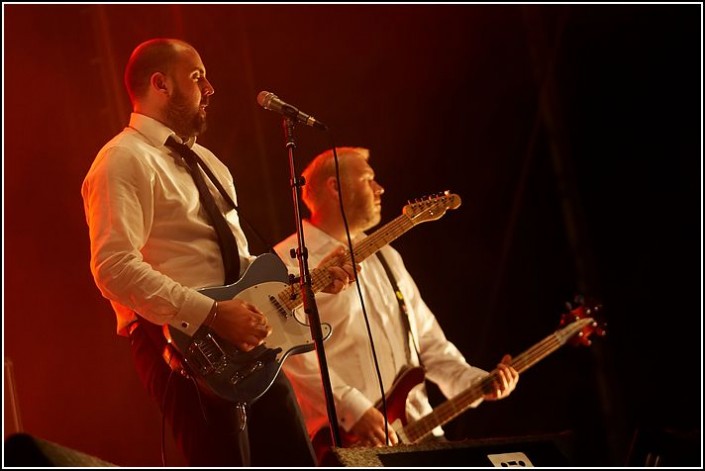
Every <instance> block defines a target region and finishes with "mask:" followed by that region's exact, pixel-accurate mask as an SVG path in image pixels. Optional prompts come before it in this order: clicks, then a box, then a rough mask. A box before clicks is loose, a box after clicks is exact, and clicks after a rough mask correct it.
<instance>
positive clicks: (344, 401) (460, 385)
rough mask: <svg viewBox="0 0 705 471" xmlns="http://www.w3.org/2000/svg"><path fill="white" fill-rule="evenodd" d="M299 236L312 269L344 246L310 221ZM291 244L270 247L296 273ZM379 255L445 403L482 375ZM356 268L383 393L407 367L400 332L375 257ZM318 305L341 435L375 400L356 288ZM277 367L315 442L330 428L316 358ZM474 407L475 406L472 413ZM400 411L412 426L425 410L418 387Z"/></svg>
mask: <svg viewBox="0 0 705 471" xmlns="http://www.w3.org/2000/svg"><path fill="white" fill-rule="evenodd" d="M304 236H305V242H306V247H307V249H308V251H309V264H310V266H311V267H314V266H317V265H318V263H319V262H320V260H321V258H323V257H324V256H325V255H327V254H329V253H330V252H331V251H332V250H333V249H335V248H336V247H338V246H340V245H342V244H341V243H340V242H338V241H337V240H335V239H333V238H331V237H330V236H329V235H327V234H326V233H324V232H323V231H321V230H320V229H318V228H316V227H315V226H313V225H312V224H310V223H309V222H308V221H304ZM360 237H365V235H364V234H363V235H361V236H360ZM358 240H359V239H358ZM297 246H298V242H297V237H296V234H292V235H291V236H290V237H289V238H287V239H285V240H284V241H282V242H280V243H279V244H277V246H276V247H275V250H276V251H277V253H278V254H279V256H280V257H281V258H282V260H284V261H285V263H287V264H289V265H290V266H291V267H292V268H295V269H298V265H297V263H298V262H297V261H296V260H294V259H292V258H291V257H290V256H289V250H290V249H291V248H295V247H297ZM381 251H382V253H383V255H384V257H385V259H386V260H387V263H388V264H389V266H390V269H391V271H392V272H393V273H394V276H395V278H396V281H397V284H398V286H399V289H400V290H401V292H402V293H403V296H404V298H405V302H406V304H407V309H408V312H409V320H410V325H411V329H412V332H413V336H414V338H415V339H416V341H417V342H418V347H419V353H420V355H421V357H422V360H423V365H424V367H425V368H426V377H427V378H428V379H429V380H431V381H433V382H434V383H436V384H438V386H439V388H440V389H441V391H442V392H443V393H444V394H445V395H446V397H453V396H455V395H457V394H458V393H460V392H461V391H463V390H464V389H466V388H468V387H469V386H470V384H471V383H472V382H474V381H476V380H477V379H479V378H480V377H482V376H485V375H486V374H487V372H486V371H484V370H481V369H479V368H476V367H473V366H470V365H469V364H468V363H467V362H466V361H465V359H464V358H463V355H462V354H461V353H460V352H459V351H458V349H457V348H456V347H455V346H454V345H453V344H452V343H451V342H449V341H448V340H447V339H446V337H445V335H444V334H443V331H442V330H441V327H440V326H439V324H438V322H437V321H436V318H435V316H434V315H433V313H432V312H431V311H430V309H429V308H428V306H427V305H426V304H425V303H424V301H423V299H421V295H420V293H419V290H418V288H417V287H416V284H415V283H414V280H413V279H412V278H411V275H410V274H409V273H408V272H407V270H406V268H405V267H404V263H403V261H402V258H401V255H400V254H399V253H398V252H397V251H396V250H394V249H393V248H392V247H390V246H388V245H387V246H385V247H383V248H382V249H381ZM358 263H360V262H359V261H358ZM360 265H361V271H360V273H359V274H358V278H359V280H360V285H361V292H362V296H363V300H364V305H365V309H366V311H367V315H368V317H369V322H370V329H371V331H372V336H373V339H374V345H375V350H376V353H377V358H378V362H379V367H380V374H381V377H382V381H383V383H384V389H385V391H389V388H390V386H391V385H392V384H393V381H394V379H395V377H396V376H397V374H398V373H399V370H400V369H401V368H402V367H403V366H404V365H407V364H408V362H407V360H406V358H405V357H406V350H405V349H406V347H405V340H404V338H405V332H406V329H405V328H404V324H403V323H402V320H401V317H400V316H401V315H402V314H401V313H400V308H399V303H398V302H397V299H396V297H395V294H394V291H393V288H392V285H391V282H390V281H389V278H388V276H387V274H386V272H385V270H384V267H383V266H382V264H381V263H380V261H379V260H378V258H377V256H376V255H371V256H370V257H368V258H367V259H366V260H364V261H362V263H361V264H360ZM316 305H317V307H318V311H319V315H320V317H321V322H323V323H328V324H330V325H331V326H332V328H333V331H332V333H331V336H330V338H329V339H328V340H327V341H325V342H324V350H325V353H326V359H327V362H328V367H329V372H330V377H331V383H332V389H333V396H334V398H335V403H336V414H337V416H338V422H339V425H340V426H341V427H342V428H343V429H344V430H345V431H350V428H351V427H352V426H353V425H354V424H355V423H356V422H357V421H358V420H359V419H360V417H361V416H362V414H363V413H364V412H365V411H366V410H367V409H369V408H370V407H372V406H374V404H375V403H376V402H377V401H379V400H380V399H381V392H380V386H379V383H378V380H377V374H376V372H375V365H374V361H373V356H372V350H371V347H370V343H369V340H368V335H367V328H366V325H365V321H364V318H363V312H362V307H361V303H360V299H359V296H358V292H357V289H356V287H355V285H351V286H350V287H348V288H347V289H345V290H344V291H342V292H341V293H339V294H336V295H330V294H325V293H320V294H317V295H316ZM409 347H410V350H411V356H412V358H411V361H410V362H411V364H412V365H413V366H418V365H419V361H418V356H417V355H416V351H415V348H414V346H413V345H411V344H410V345H409ZM283 369H284V371H285V372H286V374H287V376H288V377H289V379H290V380H291V382H292V384H293V386H294V389H295V391H296V395H297V398H298V401H299V404H300V406H301V409H302V412H303V414H304V416H305V419H306V425H307V428H308V431H309V434H310V435H311V436H313V435H314V434H315V433H316V432H317V431H318V430H319V429H320V428H321V427H323V426H325V425H328V412H327V409H326V402H325V396H324V395H323V389H322V385H321V377H320V370H319V365H318V357H317V354H316V352H315V351H313V352H308V353H303V354H298V355H293V356H291V357H289V358H288V359H287V360H286V361H285V362H284V365H283ZM479 402H480V401H477V402H476V403H474V404H473V407H474V406H477V405H478V404H479ZM406 405H407V407H406V409H407V419H408V420H409V421H411V422H413V421H415V420H418V419H419V418H421V417H423V416H425V415H426V414H428V413H430V412H431V410H432V409H431V405H430V404H429V402H428V396H427V394H426V390H425V388H424V387H423V383H422V384H420V385H419V386H417V387H415V388H414V389H413V390H412V391H411V392H410V393H409V395H408V398H407V404H406ZM442 433H443V432H442V429H440V427H438V428H436V430H434V434H436V435H439V434H442Z"/></svg>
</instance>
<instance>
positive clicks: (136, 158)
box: [81, 113, 254, 335]
mask: <svg viewBox="0 0 705 471" xmlns="http://www.w3.org/2000/svg"><path fill="white" fill-rule="evenodd" d="M169 136H174V137H175V138H176V139H177V140H178V141H181V140H180V139H179V138H178V137H177V136H175V135H174V132H173V131H172V130H171V129H169V128H168V127H166V126H164V125H163V124H162V123H160V122H158V121H156V120H154V119H152V118H149V117H147V116H144V115H141V114H137V113H133V114H132V115H131V116H130V124H129V126H128V127H127V128H125V129H124V130H123V131H122V132H121V133H120V134H118V135H117V136H115V137H114V138H113V139H112V140H110V142H108V143H107V144H106V145H105V146H104V147H103V148H102V149H101V150H100V151H99V152H98V155H97V156H96V158H95V160H94V162H93V165H92V166H91V168H90V170H89V171H88V174H87V175H86V178H85V180H84V182H83V187H82V191H81V193H82V196H83V201H84V209H85V212H86V220H87V223H88V227H89V231H90V239H91V271H92V273H93V276H94V278H95V281H96V284H97V285H98V287H99V289H100V291H101V293H102V294H103V296H104V297H106V298H107V299H109V300H110V302H111V304H112V306H113V309H114V310H115V313H116V315H117V331H118V333H119V334H123V335H124V334H125V327H126V326H127V325H128V324H129V323H130V322H131V321H133V320H134V319H135V318H136V317H135V313H138V314H139V315H140V316H142V317H144V318H145V319H147V320H149V321H151V322H154V323H156V324H165V323H168V324H170V325H172V326H173V327H175V328H177V329H179V330H181V331H183V332H184V333H186V334H187V335H193V333H194V332H195V331H196V330H197V329H198V327H199V326H200V325H201V323H202V322H203V320H204V319H205V318H206V316H207V315H208V313H209V311H210V309H211V307H212V305H213V300H212V299H211V298H209V297H207V296H205V295H203V294H200V293H198V292H197V291H196V290H195V289H194V288H201V287H209V286H220V285H223V283H224V271H223V270H224V269H223V262H222V258H221V255H220V247H219V245H218V239H217V235H216V232H215V229H214V228H213V226H212V224H211V223H210V221H209V219H208V216H207V214H206V212H205V210H204V209H203V208H202V206H201V203H200V200H199V194H198V189H197V188H196V185H195V184H194V182H193V178H192V177H191V175H190V174H189V172H188V169H187V168H186V167H185V166H184V164H183V163H182V160H181V158H180V157H179V156H178V155H177V154H176V153H175V152H174V151H172V150H171V149H170V148H168V147H166V146H165V145H164V143H165V142H166V140H167V138H168V137H169ZM194 141H195V140H194V139H192V140H191V141H189V142H186V143H185V144H186V145H189V146H190V147H191V148H192V149H193V150H194V151H195V152H196V153H197V154H198V155H199V156H200V157H201V158H202V159H203V161H204V162H205V163H206V165H208V167H210V169H211V170H212V171H213V173H214V174H215V175H216V177H217V178H218V180H219V181H220V183H221V184H222V185H223V187H224V188H225V189H226V191H227V192H228V194H229V195H230V197H231V198H232V199H233V201H235V202H236V204H237V196H236V193H235V187H234V184H233V180H232V176H231V175H230V172H229V170H228V168H227V167H226V166H225V165H224V164H223V163H222V162H220V160H218V158H217V157H216V156H215V155H213V153H212V152H210V151H209V150H208V149H206V148H205V147H203V146H201V145H198V144H196V143H195V142H194ZM204 179H205V180H206V182H207V184H208V186H209V188H210V190H211V192H212V193H213V195H214V198H215V200H216V202H217V204H218V205H219V206H220V207H221V209H222V210H223V212H224V213H225V212H227V214H225V218H226V220H227V222H228V224H229V225H230V228H231V229H232V231H233V233H234V235H235V240H236V241H237V245H238V251H239V254H240V266H241V273H242V272H243V271H244V270H245V269H246V268H247V266H248V265H249V263H250V262H251V260H252V259H253V258H254V257H252V256H251V255H250V254H249V251H248V247H247V240H246V238H245V235H244V234H243V232H242V229H241V228H240V223H239V219H238V215H237V211H235V210H233V209H232V208H230V207H229V205H228V204H227V203H226V202H225V201H224V198H223V197H222V195H220V193H219V192H218V190H217V189H215V187H214V186H213V185H212V183H211V182H210V179H209V178H208V177H207V176H204Z"/></svg>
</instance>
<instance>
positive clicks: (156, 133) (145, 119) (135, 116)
mask: <svg viewBox="0 0 705 471" xmlns="http://www.w3.org/2000/svg"><path fill="white" fill-rule="evenodd" d="M129 126H130V127H131V128H132V129H134V130H136V131H138V132H139V133H140V134H142V135H144V136H145V137H146V138H147V139H149V140H150V141H151V142H152V144H153V145H154V146H155V147H161V146H163V145H164V143H165V142H166V140H167V139H169V137H170V136H173V137H174V139H175V140H176V142H179V143H181V144H186V145H187V146H188V147H189V148H191V147H193V145H194V144H195V143H196V137H195V136H194V137H191V138H189V139H188V140H187V141H186V142H184V141H183V139H181V138H180V137H179V136H177V135H176V133H175V132H174V131H172V130H171V129H170V128H169V127H167V126H166V125H165V124H163V123H161V122H159V121H157V120H156V119H154V118H150V117H149V116H147V115H143V114H140V113H131V114H130V125H129Z"/></svg>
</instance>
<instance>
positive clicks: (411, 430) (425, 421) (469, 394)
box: [404, 318, 592, 443]
mask: <svg viewBox="0 0 705 471" xmlns="http://www.w3.org/2000/svg"><path fill="white" fill-rule="evenodd" d="M591 321H592V319H589V318H586V319H583V320H582V321H579V322H576V323H575V324H574V325H573V326H572V327H571V329H572V330H574V331H575V332H573V333H571V334H570V335H566V336H565V340H567V339H568V338H570V337H572V336H573V335H575V334H576V333H577V332H578V331H579V330H580V329H582V327H583V326H584V325H587V324H588V323H590V322H591ZM563 344H564V342H561V338H560V337H559V332H554V333H553V334H551V335H549V336H547V337H546V338H544V339H543V340H542V341H540V342H539V343H537V344H536V345H534V346H532V347H531V348H529V349H528V350H526V351H524V352H523V353H521V354H520V355H518V356H517V357H516V358H514V359H512V361H511V362H510V365H511V366H513V367H514V368H515V369H516V370H517V372H519V373H521V372H523V371H526V370H527V369H528V368H530V367H531V366H533V365H534V364H536V363H537V362H539V361H540V360H542V359H543V358H545V357H546V356H548V355H549V354H551V353H553V352H554V351H555V350H557V349H558V348H560V347H561V346H562V345H563ZM496 377H497V374H496V370H493V371H492V372H491V373H490V374H488V375H487V376H485V377H484V378H482V379H481V380H480V381H478V382H477V383H476V384H474V385H472V386H470V387H469V388H468V389H466V390H465V391H463V392H461V393H460V394H458V395H457V396H456V397H454V398H452V399H449V400H448V401H446V402H444V403H443V404H441V405H440V406H438V407H436V408H435V409H434V411H433V413H431V414H429V415H427V416H426V417H423V418H421V419H420V420H418V421H416V422H413V423H411V424H409V425H408V426H407V427H406V428H405V430H404V433H405V434H406V436H407V438H408V440H409V442H410V443H415V442H416V441H418V440H420V439H422V438H424V437H426V436H427V435H428V434H430V433H431V431H432V430H433V429H434V428H436V427H437V426H439V425H442V424H444V423H446V422H448V421H450V420H452V419H454V418H455V417H457V416H458V415H460V414H461V413H463V412H465V411H466V410H467V409H469V408H470V404H471V403H472V402H474V401H475V400H477V399H479V398H480V397H481V396H482V395H484V394H485V391H487V390H488V387H489V386H490V385H492V383H493V382H494V380H495V379H496ZM457 403H463V404H466V405H465V406H462V407H456V404H457ZM424 431H425V432H424Z"/></svg>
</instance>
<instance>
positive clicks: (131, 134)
mask: <svg viewBox="0 0 705 471" xmlns="http://www.w3.org/2000/svg"><path fill="white" fill-rule="evenodd" d="M125 86H126V88H127V91H128V93H129V96H130V99H131V101H132V105H133V113H132V114H131V116H130V122H129V126H128V127H127V128H125V129H124V130H123V131H122V132H120V133H119V134H118V135H117V136H115V137H114V138H113V139H112V140H110V141H109V142H108V143H107V144H106V145H105V146H104V147H103V148H102V149H101V150H100V151H99V152H98V155H97V156H96V158H95V161H94V162H93V165H92V166H91V168H90V170H89V172H88V174H87V176H86V178H85V181H84V183H83V187H82V196H83V200H84V206H85V212H86V219H87V222H88V226H89V235H90V241H91V271H92V273H93V276H94V278H95V281H96V284H97V286H98V287H99V289H100V290H101V293H102V294H103V296H105V297H106V298H107V299H109V300H110V302H111V304H112V306H113V309H114V311H115V313H116V316H117V333H118V334H119V335H122V336H128V337H129V338H130V345H131V349H132V356H133V359H134V362H135V365H136V368H137V371H138V374H139V376H140V379H141V381H142V382H143V384H144V386H145V388H146V389H147V390H148V392H149V394H150V396H151V397H152V399H153V400H155V401H156V402H157V403H158V404H159V407H160V408H161V410H162V413H163V414H164V416H165V418H166V420H167V421H168V422H169V424H170V425H171V427H172V431H173V434H174V438H175V440H176V443H177V444H178V446H179V447H180V449H181V450H182V452H183V453H184V456H185V458H186V461H187V462H188V464H189V465H191V466H213V467H216V466H217V467H225V466H239V465H250V464H252V465H256V466H270V467H274V466H304V467H308V466H312V465H315V461H314V458H313V454H312V451H311V444H310V441H309V439H308V436H307V434H306V429H305V427H304V424H303V422H302V420H301V415H300V411H299V410H298V407H297V404H296V399H295V397H294V395H293V392H292V390H291V386H290V384H289V382H288V381H287V379H286V377H285V375H283V374H279V375H278V376H277V377H276V380H275V381H274V383H273V385H272V386H271V387H270V388H269V389H268V390H267V392H266V393H265V394H264V395H263V396H262V397H260V398H259V399H258V400H256V401H254V403H252V404H251V405H250V407H248V408H245V409H242V408H238V407H235V405H234V404H233V402H230V401H227V400H224V399H220V398H218V397H217V396H216V395H215V394H204V391H199V390H198V388H197V386H196V384H195V382H194V380H193V378H186V377H184V376H182V375H179V374H172V373H173V370H172V368H170V367H169V365H167V363H166V361H164V359H163V358H162V356H163V353H164V352H165V348H166V346H167V343H166V340H165V338H166V336H165V335H164V332H168V331H169V329H172V331H173V332H180V333H182V334H185V335H186V336H189V337H192V336H193V335H194V334H195V333H196V332H198V331H199V329H211V330H212V331H213V332H215V333H216V334H217V335H218V336H219V337H220V338H221V339H224V340H225V341H227V342H228V343H230V344H231V345H233V346H235V347H236V348H237V349H238V350H239V351H241V352H250V351H252V350H253V349H255V348H256V347H258V346H260V345H262V344H263V342H264V340H265V338H266V337H267V336H268V335H270V334H271V333H272V327H271V326H270V325H269V323H268V320H267V317H266V316H265V315H263V313H262V312H261V311H260V310H259V309H258V307H257V306H255V305H253V304H251V303H249V302H246V301H244V300H241V299H237V298H234V299H226V300H223V301H218V302H215V301H214V300H213V299H212V298H210V297H209V296H206V295H205V294H203V293H201V292H200V291H199V290H198V289H199V288H202V287H214V286H216V287H217V286H223V285H227V284H231V283H233V282H234V281H237V279H238V278H239V277H240V276H242V274H243V273H244V272H245V269H246V268H247V267H248V266H249V265H250V264H251V263H252V261H253V259H254V257H253V256H252V255H250V253H249V251H248V245H247V240H246V238H245V235H244V233H243V231H242V229H241V227H240V224H239V219H238V215H237V212H236V211H235V209H236V206H235V205H236V201H237V196H236V192H235V187H234V184H233V179H232V176H231V175H230V172H229V171H228V169H227V167H226V166H225V165H224V164H223V163H222V162H221V161H220V160H218V159H217V158H216V156H215V155H214V154H213V153H212V152H210V151H209V150H208V149H206V148H204V147H203V146H201V145H199V144H197V143H196V138H197V136H199V135H200V134H201V133H202V132H203V131H204V130H205V128H206V107H207V106H208V103H209V100H210V97H211V96H212V95H213V93H214V89H213V87H212V86H211V84H210V82H209V81H208V79H207V78H206V70H205V67H204V65H203V62H202V61H201V58H200V56H199V54H198V52H197V51H196V50H195V49H194V48H193V47H192V46H191V45H189V44H187V43H185V42H183V41H181V40H176V39H165V38H157V39H152V40H149V41H146V42H144V43H142V44H140V45H139V46H137V48H135V50H134V51H133V53H132V55H131V57H130V59H129V61H128V64H127V67H126V69H125ZM204 188H205V189H204ZM206 192H209V193H210V194H211V196H210V197H204V194H205V193H206ZM207 201H208V202H210V203H213V202H214V201H215V203H213V204H210V205H209V204H208V203H207ZM213 206H217V208H216V210H215V212H213V211H211V210H212V208H213ZM218 213H221V214H218ZM218 224H220V226H219V227H218V226H217V225H218ZM228 243H229V244H230V246H228ZM228 249H231V250H232V255H226V253H227V252H228ZM221 252H222V253H221ZM337 255H339V252H338V253H333V254H331V257H334V256H337ZM329 272H330V274H331V277H332V278H333V281H332V282H331V284H330V285H329V286H328V287H327V288H326V291H327V292H329V293H337V292H339V291H340V290H342V289H343V288H344V287H345V285H346V284H347V283H348V280H349V279H350V278H351V277H352V276H353V274H354V270H353V267H352V265H351V264H350V263H349V262H346V263H341V264H339V266H332V267H330V268H329ZM163 327H166V328H164V329H163ZM163 331H164V332H163ZM200 332H203V330H200ZM187 338H188V337H187ZM166 351H167V352H169V351H170V350H169V349H167V350H166ZM175 369H177V370H178V368H175ZM206 392H207V391H206ZM243 413H245V414H243ZM248 432H249V433H248ZM273 437H278V439H276V440H274V439H273ZM248 440H249V444H248Z"/></svg>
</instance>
